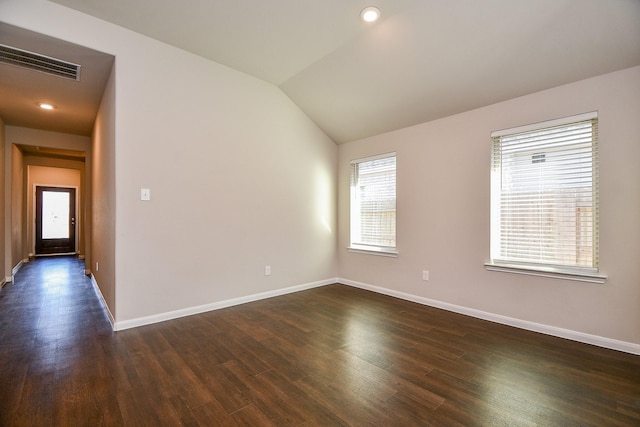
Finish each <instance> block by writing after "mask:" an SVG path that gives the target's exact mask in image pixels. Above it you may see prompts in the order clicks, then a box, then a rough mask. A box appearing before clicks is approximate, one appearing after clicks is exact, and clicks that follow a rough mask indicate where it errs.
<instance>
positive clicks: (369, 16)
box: [360, 6, 380, 22]
mask: <svg viewBox="0 0 640 427" xmlns="http://www.w3.org/2000/svg"><path fill="white" fill-rule="evenodd" d="M360 18H362V20H363V21H364V22H375V21H377V20H378V19H379V18H380V9H378V8H377V7H375V6H369V7H365V8H364V9H362V12H360Z"/></svg>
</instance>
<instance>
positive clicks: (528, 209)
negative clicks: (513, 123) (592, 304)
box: [491, 115, 598, 270]
mask: <svg viewBox="0 0 640 427" xmlns="http://www.w3.org/2000/svg"><path fill="white" fill-rule="evenodd" d="M597 134H598V122H597V116H595V115H590V116H587V117H585V116H581V117H574V118H569V119H566V120H564V121H563V122H561V123H559V121H554V122H553V124H552V126H548V124H547V125H545V124H541V125H540V127H537V128H532V126H528V127H527V129H526V130H524V131H522V130H521V131H518V130H516V131H514V132H513V133H508V132H500V133H499V134H497V135H493V137H492V143H493V148H492V194H491V196H492V236H491V237H492V248H491V249H492V254H491V257H492V259H493V260H494V261H504V262H510V263H525V264H544V265H551V266H558V267H561V268H563V267H568V268H578V269H588V270H592V269H597V266H598V144H597V140H598V139H597Z"/></svg>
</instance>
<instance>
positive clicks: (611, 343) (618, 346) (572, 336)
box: [336, 278, 640, 355]
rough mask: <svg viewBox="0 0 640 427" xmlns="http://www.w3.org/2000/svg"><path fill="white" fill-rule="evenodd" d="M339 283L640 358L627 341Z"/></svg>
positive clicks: (637, 347)
mask: <svg viewBox="0 0 640 427" xmlns="http://www.w3.org/2000/svg"><path fill="white" fill-rule="evenodd" d="M336 280H337V282H338V283H341V284H344V285H348V286H353V287H355V288H360V289H365V290H368V291H373V292H376V293H379V294H383V295H389V296H392V297H396V298H400V299H403V300H407V301H412V302H416V303H418V304H422V305H428V306H430V307H435V308H441V309H443V310H447V311H452V312H454V313H459V314H464V315H467V316H471V317H476V318H478V319H483V320H488V321H490V322H495V323H501V324H503V325H508V326H514V327H516V328H520V329H526V330H529V331H534V332H540V333H542V334H546V335H552V336H555V337H559V338H566V339H569V340H572V341H577V342H581V343H585V344H592V345H595V346H598V347H604V348H608V349H611V350H617V351H622V352H625V353H631V354H637V355H640V344H634V343H631V342H627V341H620V340H614V339H611V338H606V337H601V336H598V335H591V334H586V333H583V332H578V331H572V330H569V329H562V328H558V327H555V326H549V325H544V324H540V323H535V322H529V321H527V320H521V319H516V318H512V317H507V316H502V315H499V314H494V313H489V312H486V311H481V310H476V309H473V308H468V307H463V306H459V305H455V304H449V303H446V302H442V301H437V300H433V299H429V298H424V297H420V296H417V295H412V294H407V293H404V292H399V291H395V290H393V289H387V288H382V287H379V286H373V285H369V284H366V283H361V282H356V281H353V280H349V279H344V278H338V279H336Z"/></svg>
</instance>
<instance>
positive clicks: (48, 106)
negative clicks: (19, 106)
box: [38, 102, 54, 110]
mask: <svg viewBox="0 0 640 427" xmlns="http://www.w3.org/2000/svg"><path fill="white" fill-rule="evenodd" d="M38 106H39V107H40V108H42V109H43V110H53V108H54V107H53V105H51V104H47V103H46V102H39V103H38Z"/></svg>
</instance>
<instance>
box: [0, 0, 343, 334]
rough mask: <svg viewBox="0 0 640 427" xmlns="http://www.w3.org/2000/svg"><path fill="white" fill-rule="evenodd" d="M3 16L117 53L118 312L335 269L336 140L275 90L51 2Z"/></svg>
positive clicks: (38, 1) (208, 298) (230, 294)
mask: <svg viewBox="0 0 640 427" xmlns="http://www.w3.org/2000/svg"><path fill="white" fill-rule="evenodd" d="M0 16H2V17H3V20H4V21H5V22H7V23H9V24H12V25H16V26H20V27H23V28H26V29H29V30H33V31H37V32H40V33H42V34H46V35H50V36H53V37H57V38H61V39H64V40H67V41H70V42H73V43H77V44H81V45H84V46H87V47H90V48H92V49H96V50H100V51H103V52H106V53H110V54H113V55H115V57H116V61H115V72H116V82H117V84H116V91H115V113H116V114H115V123H116V131H115V170H116V177H115V184H116V186H115V188H116V192H115V199H116V200H115V206H113V207H112V208H113V209H115V218H116V219H115V227H116V230H115V253H116V258H115V298H116V303H115V305H116V307H117V311H116V315H115V316H116V321H117V322H124V321H130V320H134V319H137V318H140V317H143V316H153V315H156V314H159V313H164V312H168V311H171V310H180V309H185V308H188V307H193V306H198V305H202V304H209V303H213V302H217V301H224V300H228V299H231V298H238V297H242V296H247V295H252V294H256V293H261V292H269V291H273V290H277V289H280V288H284V287H288V286H295V285H303V284H308V283H314V282H316V281H322V280H325V279H328V278H331V277H335V275H336V269H335V265H336V262H335V239H336V237H335V232H336V221H335V212H336V203H335V200H336V195H335V188H336V186H335V179H336V175H337V173H336V159H337V148H336V146H335V144H333V142H332V141H331V140H330V139H329V138H328V137H327V136H326V135H324V134H323V133H322V132H321V131H320V130H319V129H318V128H317V126H315V125H314V124H313V123H312V122H311V121H310V120H309V119H308V118H307V117H306V116H305V115H304V114H303V113H302V112H301V111H300V110H299V108H297V107H296V106H295V105H294V104H293V103H292V102H291V101H290V100H289V99H288V98H287V97H286V96H285V95H284V94H283V93H282V92H281V91H280V90H279V89H277V88H276V87H274V86H273V85H270V84H267V83H265V82H262V81H260V80H258V79H255V78H253V77H250V76H247V75H244V74H241V73H239V72H236V71H234V70H231V69H229V68H226V67H224V66H221V65H219V64H216V63H213V62H210V61H207V60H204V59H202V58H200V57H196V56H194V55H191V54H189V53H186V52H184V51H181V50H178V49H175V48H173V47H170V46H168V45H165V44H163V43H160V42H157V41H155V40H151V39H149V38H146V37H143V36H141V35H138V34H135V33H132V32H130V31H127V30H124V29H122V28H120V27H117V26H114V25H111V24H108V23H105V22H103V21H100V20H97V19H94V18H92V17H89V16H86V15H83V14H80V13H77V12H75V11H72V10H70V9H67V8H64V7H62V6H59V5H56V4H53V3H50V2H47V1H43V0H8V1H4V2H2V3H1V4H0ZM141 187H148V188H150V189H151V198H152V200H151V201H149V202H142V201H140V200H139V199H140V197H139V196H140V188H141ZM98 261H99V260H98ZM265 265H270V266H271V268H272V275H271V276H265V275H264V266H265Z"/></svg>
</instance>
